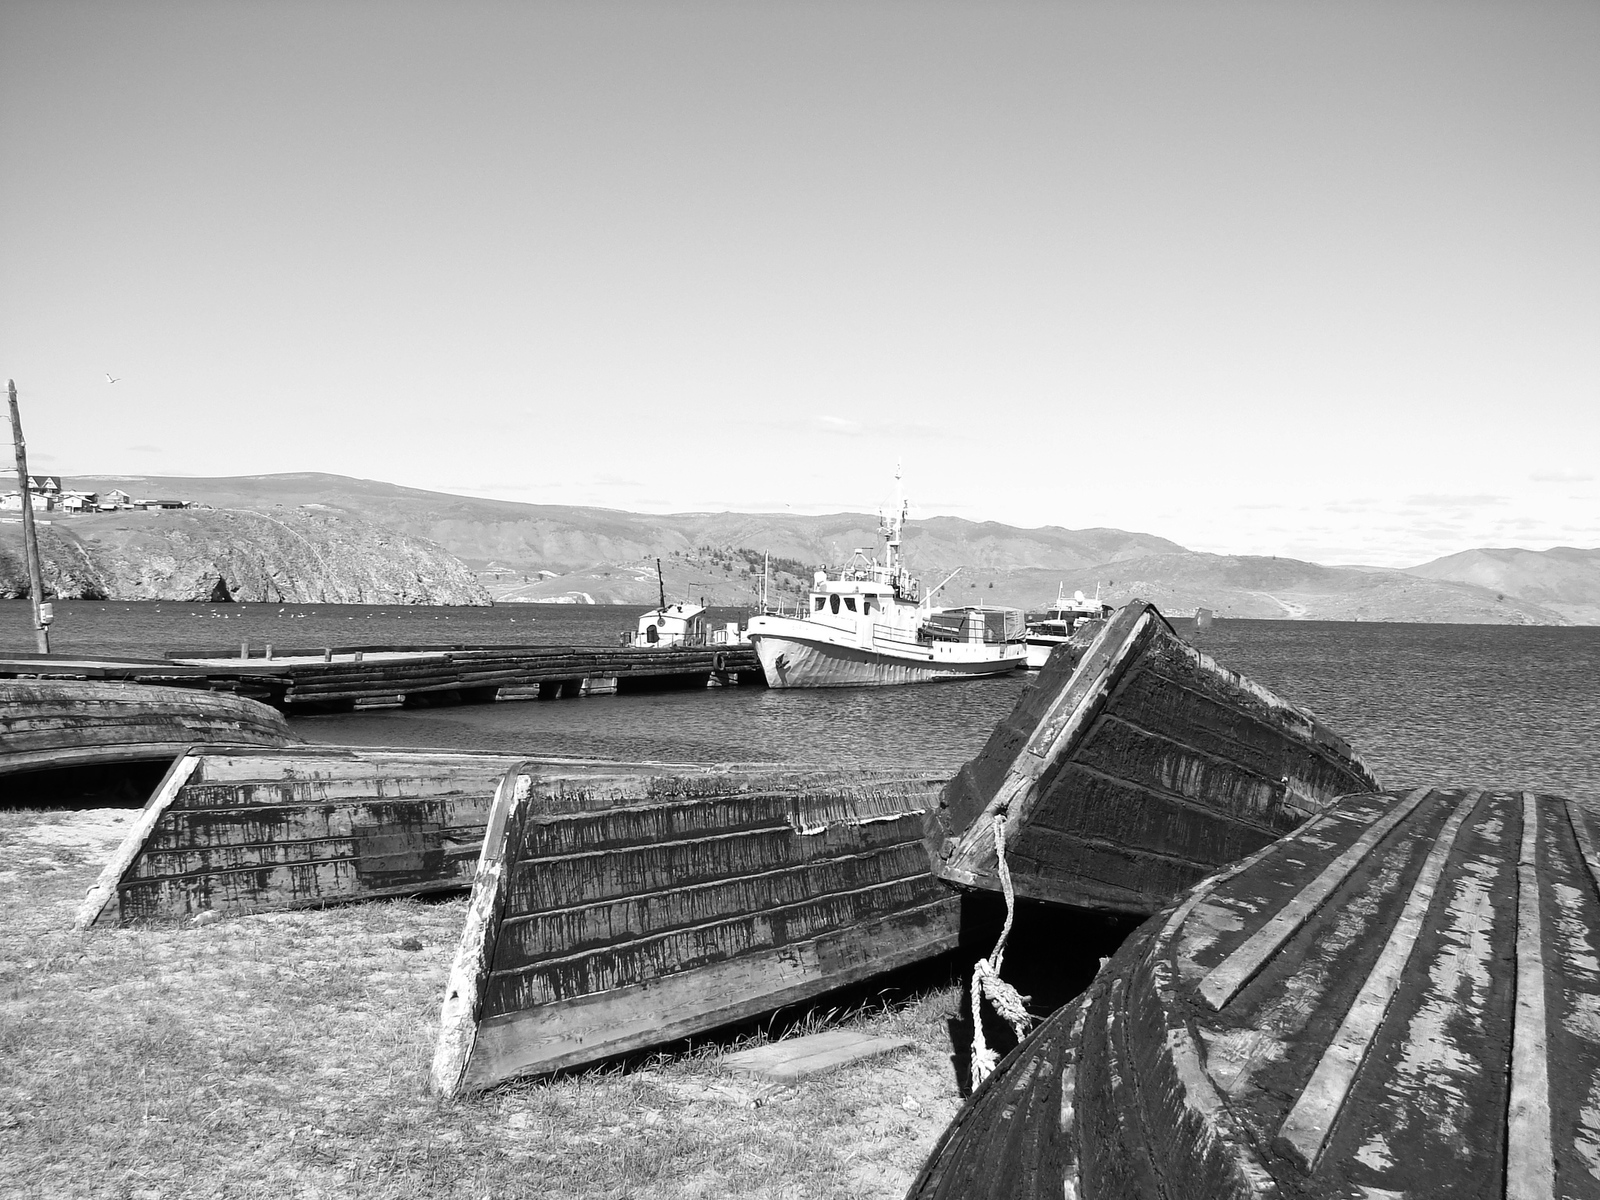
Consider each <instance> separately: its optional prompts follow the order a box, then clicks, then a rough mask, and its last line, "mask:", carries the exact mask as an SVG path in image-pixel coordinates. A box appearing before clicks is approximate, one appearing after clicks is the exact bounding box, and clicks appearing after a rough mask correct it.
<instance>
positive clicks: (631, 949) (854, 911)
mask: <svg viewBox="0 0 1600 1200" xmlns="http://www.w3.org/2000/svg"><path fill="white" fill-rule="evenodd" d="M944 895H945V892H944V889H943V888H942V887H940V885H938V883H937V882H935V881H933V880H932V879H930V878H929V877H928V876H926V875H923V876H921V877H919V878H914V879H901V880H894V881H891V882H889V883H885V884H880V885H877V886H875V887H867V888H859V889H857V890H855V891H852V892H843V893H833V894H830V895H826V896H819V897H816V898H814V899H810V900H806V901H802V902H800V903H797V904H786V905H775V906H773V907H771V908H762V909H760V910H759V911H758V912H756V913H749V914H743V915H741V916H737V917H729V918H726V919H724V920H720V921H708V922H706V923H705V924H703V925H696V926H692V927H689V928H684V929H676V930H673V931H671V932H669V933H663V934H651V935H647V936H642V937H639V938H631V937H630V938H628V939H626V940H622V939H619V941H618V943H617V944H614V945H611V946H607V947H606V948H604V949H599V950H596V949H590V950H587V951H583V952H580V953H577V954H572V955H568V956H564V957H562V958H550V959H546V960H545V961H542V962H538V963H534V964H531V965H523V966H515V967H513V966H510V965H505V966H502V957H501V956H502V955H506V954H508V953H509V950H508V949H507V947H506V945H505V943H504V941H502V943H501V946H500V948H499V949H498V950H497V952H496V961H495V969H494V973H493V974H492V975H491V976H490V979H489V982H488V984H487V985H486V986H485V989H484V996H485V999H484V1013H485V1015H486V1016H496V1015H500V1014H503V1013H508V1012H514V1011H518V1010H521V1009H524V1008H528V1007H530V1006H535V1005H540V1004H548V1003H550V1002H552V1001H555V1000H563V999H567V998H569V997H572V996H579V995H588V994H590V993H594V992H601V991H609V990H612V989H615V988H621V987H627V986H629V985H631V984H634V983H642V982H644V981H646V980H648V979H651V978H655V977H658V976H661V975H665V974H676V973H682V972H685V971H690V970H693V969H695V968H697V967H703V966H708V965H710V964H712V963H715V962H718V961H720V960H722V959H724V958H728V957H740V956H744V955H749V954H752V953H755V952H758V951H762V950H768V949H777V948H780V947H782V946H783V945H785V944H787V943H790V942H798V941H805V940H808V939H810V938H813V937H819V936H823V935H824V934H825V933H826V932H827V931H828V930H831V929H837V928H844V927H848V926H850V925H852V924H853V923H857V922H860V921H864V920H868V919H873V918H877V917H880V916H886V915H891V914H893V913H895V912H897V911H902V910H909V909H915V908H919V907H922V906H925V905H927V904H929V903H932V902H934V901H936V900H938V899H940V898H942V897H943V896H944Z"/></svg>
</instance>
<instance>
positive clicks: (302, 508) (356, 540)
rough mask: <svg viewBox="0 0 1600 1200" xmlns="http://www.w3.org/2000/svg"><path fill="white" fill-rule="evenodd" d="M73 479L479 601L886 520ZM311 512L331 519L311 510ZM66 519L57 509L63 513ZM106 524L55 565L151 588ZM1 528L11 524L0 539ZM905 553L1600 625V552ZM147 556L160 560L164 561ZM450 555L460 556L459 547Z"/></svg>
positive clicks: (297, 483)
mask: <svg viewBox="0 0 1600 1200" xmlns="http://www.w3.org/2000/svg"><path fill="white" fill-rule="evenodd" d="M67 483H68V486H69V487H79V488H86V489H97V490H101V491H105V490H109V489H110V488H113V487H121V488H123V489H125V490H128V491H131V492H133V493H135V494H136V495H162V496H176V497H180V498H183V499H187V500H190V501H194V502H199V503H204V504H211V505H215V506H217V508H218V509H219V510H220V509H231V510H239V511H242V510H248V511H252V512H254V513H255V514H256V517H257V522H258V524H259V521H260V520H262V519H265V517H266V516H267V515H274V516H276V517H277V518H278V519H280V521H281V520H289V521H290V522H291V524H292V523H295V522H300V521H309V522H312V525H308V526H307V536H308V538H309V540H311V541H315V540H316V537H315V536H313V535H312V533H311V531H312V529H313V527H315V528H322V529H324V530H325V531H326V532H327V533H328V535H329V536H330V537H332V538H334V540H335V541H337V542H338V544H339V545H340V546H343V547H351V549H349V550H345V549H341V550H338V551H336V552H332V553H324V554H323V559H324V560H325V561H326V562H328V563H330V564H336V563H343V562H344V561H345V560H346V559H348V560H349V561H350V562H351V563H360V564H362V566H361V570H362V572H364V575H363V578H364V579H367V580H368V581H369V582H366V583H355V582H353V581H350V580H343V581H339V582H333V583H332V584H331V586H330V587H328V588H325V589H324V592H323V594H326V595H329V596H330V597H331V596H334V595H356V594H361V595H382V596H384V597H385V599H389V598H391V597H393V596H398V595H402V594H419V593H421V594H428V595H434V596H443V595H446V594H449V595H466V596H475V597H477V599H476V600H474V599H471V598H469V599H465V600H441V601H439V602H443V603H472V602H482V598H483V597H484V596H492V597H493V598H494V599H495V600H496V601H497V602H515V601H551V600H561V599H565V600H569V601H570V600H577V601H580V602H582V601H585V600H592V601H594V602H596V603H618V604H639V605H648V604H653V603H654V602H655V600H656V596H657V584H656V575H655V560H656V559H657V558H659V559H661V560H662V564H663V571H664V574H665V577H666V589H667V595H668V597H669V598H670V599H690V600H699V599H701V598H702V597H703V598H704V599H705V600H706V601H707V602H708V603H712V604H724V605H744V604H753V603H754V602H755V600H756V597H757V596H758V594H759V587H760V565H759V564H760V558H761V554H762V553H763V552H768V553H770V554H771V555H772V556H773V559H774V561H775V562H777V563H779V564H781V565H780V566H779V567H778V569H777V570H775V572H774V576H773V581H772V591H771V595H772V597H773V599H775V600H779V599H781V600H784V601H785V602H793V600H794V599H796V598H798V597H799V596H801V595H803V594H804V591H805V589H806V587H807V586H808V585H809V582H810V574H811V572H812V570H814V569H815V568H816V567H819V566H824V565H828V566H833V565H837V564H838V563H840V562H842V561H843V560H844V559H845V558H847V557H848V556H849V554H850V552H851V551H852V550H853V549H855V548H856V547H869V548H875V547H876V546H877V545H878V536H877V517H876V516H875V515H872V514H865V513H834V514H828V515H823V516H805V515H798V514H791V513H672V514H664V515H663V514H646V513H629V512H622V511H619V510H614V509H602V508H584V507H576V506H565V505H548V504H523V503H519V502H515V501H509V500H485V499H479V498H476V497H470V496H452V495H447V494H444V493H439V492H428V491H423V490H420V489H417V488H406V487H400V486H397V485H395V484H389V483H382V482H377V481H373V480H363V479H351V478H347V477H345V476H340V475H325V474H310V473H305V474H284V475H258V476H241V477H237V478H228V479H197V478H174V477H161V476H97V477H84V476H75V477H71V478H70V479H69V480H68V481H67ZM296 514H298V515H296ZM175 515H177V514H141V516H147V517H149V518H150V519H152V520H154V521H157V522H161V521H166V522H169V524H168V525H166V526H162V528H165V529H167V530H168V531H169V532H170V530H171V529H172V528H173V527H172V525H171V524H170V522H171V520H172V518H173V517H174V516H175ZM183 515H185V516H191V515H193V514H183ZM124 519H125V518H124V517H115V518H113V517H109V516H107V517H100V518H81V519H77V520H73V521H71V522H70V525H71V528H72V529H74V530H79V531H83V532H85V534H86V535H87V534H89V533H92V532H93V530H92V528H91V527H90V526H89V525H87V524H86V523H85V522H87V521H90V520H100V521H106V520H124ZM194 519H197V520H198V519H200V518H199V517H198V516H196V517H195V518H194ZM318 520H320V521H322V522H323V524H322V525H321V526H316V525H315V522H316V521H318ZM68 524H69V522H66V521H62V522H59V523H58V524H57V528H61V527H63V526H66V525H68ZM0 528H4V527H0ZM94 537H95V538H101V539H103V540H104V542H105V544H104V545H103V546H102V545H100V544H99V543H95V542H94V539H93V538H90V537H87V536H86V538H85V542H84V544H83V546H81V547H78V548H74V544H73V543H71V541H70V539H66V540H63V541H62V543H61V547H60V549H59V552H58V553H56V554H55V557H54V559H53V560H52V561H55V562H56V563H57V569H58V570H60V571H61V572H62V573H63V577H64V578H66V577H68V576H72V577H74V578H76V577H79V576H81V577H83V586H85V587H89V588H91V589H92V587H93V586H95V584H94V582H93V578H94V577H96V576H95V572H97V571H100V572H102V573H104V572H105V571H106V570H108V569H109V570H110V572H111V574H110V576H109V577H108V578H109V579H110V580H111V586H112V587H113V589H114V590H115V591H116V592H117V594H119V595H120V594H125V593H126V592H127V591H128V589H129V588H130V587H131V588H134V589H135V590H138V589H139V588H144V589H145V591H144V592H139V594H145V593H146V592H148V591H149V590H150V589H151V588H159V587H160V586H164V585H160V584H151V583H148V582H146V581H144V576H142V575H141V574H140V569H139V567H138V561H139V559H140V556H141V555H143V556H146V557H149V556H151V555H152V554H154V557H155V559H157V560H161V561H163V562H164V561H165V560H164V559H161V555H160V554H159V553H156V552H155V551H154V550H152V549H151V547H150V546H147V545H145V544H144V543H140V542H138V540H137V539H136V538H133V537H132V535H131V533H129V534H118V535H117V537H111V536H110V535H109V534H98V533H96V534H94ZM119 538H120V539H121V540H119ZM341 538H342V539H343V540H340V539H341ZM386 538H387V539H389V541H388V542H387V544H385V542H384V539H386ZM292 541H293V539H280V540H279V541H278V542H275V543H273V545H275V546H278V547H281V548H282V549H283V551H284V553H287V554H290V555H291V556H293V555H298V556H299V557H297V558H294V559H293V562H294V563H296V564H299V565H294V566H288V567H276V568H275V567H273V566H272V565H271V563H270V562H269V561H268V556H263V555H258V556H257V557H256V559H255V560H254V561H255V563H256V565H255V566H254V567H253V568H251V569H249V570H241V569H239V568H237V567H235V568H229V569H232V570H233V574H232V575H231V576H229V577H228V585H229V586H230V587H232V586H233V582H232V581H233V580H246V581H250V582H247V583H244V584H242V585H241V586H246V587H247V588H249V589H252V590H253V591H257V592H261V593H263V594H265V593H268V592H271V591H273V589H277V590H278V591H279V592H281V591H282V588H281V586H280V585H279V583H278V582H277V580H278V577H279V576H285V577H288V578H292V579H293V580H294V581H295V583H294V585H293V586H292V587H291V588H290V590H291V591H294V592H295V594H297V595H299V594H309V593H310V591H312V590H314V587H315V585H314V584H313V582H312V581H313V580H314V579H317V578H319V576H318V570H319V568H317V567H316V566H315V564H314V562H313V559H314V558H315V556H314V555H312V554H311V553H310V551H309V550H308V549H307V548H306V547H303V546H302V547H301V548H300V549H299V550H293V549H292V547H291V543H292ZM91 543H93V544H91ZM213 543H214V546H215V549H214V553H213V557H215V555H216V554H221V553H223V550H224V548H225V546H226V543H227V539H226V538H225V537H222V538H220V539H213ZM213 543H208V545H212V544H213ZM3 544H4V535H0V547H3ZM119 547H121V548H120V549H119ZM407 547H416V548H417V549H416V553H417V554H421V555H422V556H423V559H427V554H430V553H431V554H435V555H442V556H443V557H442V559H439V560H433V559H427V562H428V563H429V564H431V565H428V566H427V567H425V568H424V567H422V566H418V565H413V566H411V567H400V568H398V578H393V579H386V580H384V581H380V580H379V578H378V577H379V575H380V574H381V571H380V567H381V565H382V562H383V561H384V560H386V559H390V558H396V557H397V556H398V557H404V556H405V555H407V554H410V553H412V551H411V550H408V549H407ZM380 551H381V552H380ZM904 552H905V558H906V562H907V565H908V566H910V567H911V568H912V570H913V571H914V572H915V573H916V574H918V575H920V576H921V577H922V579H923V581H924V583H925V585H931V584H934V583H937V582H938V581H940V580H942V579H944V577H945V576H946V575H947V574H948V573H949V572H951V571H953V570H955V569H956V568H958V567H959V568H961V573H960V574H959V575H958V576H957V577H956V578H955V579H954V580H953V581H952V582H951V583H950V584H949V585H948V586H947V588H946V589H945V590H944V591H943V592H942V593H941V594H940V602H941V603H948V604H955V603H979V602H984V603H995V604H1007V605H1015V606H1017V607H1023V608H1037V607H1041V606H1043V605H1044V604H1046V603H1048V602H1049V601H1050V600H1051V599H1053V598H1054V596H1055V594H1056V589H1057V587H1058V586H1061V585H1065V586H1066V588H1067V589H1068V590H1069V591H1070V590H1073V589H1081V590H1083V591H1084V592H1087V593H1091V594H1092V593H1093V592H1094V590H1095V588H1096V586H1097V585H1098V586H1099V587H1100V588H1101V594H1102V596H1103V597H1104V598H1105V599H1107V600H1108V601H1110V602H1112V603H1120V602H1122V601H1124V600H1126V599H1128V598H1130V597H1133V596H1141V597H1144V598H1147V599H1150V600H1153V601H1154V602H1155V603H1157V604H1158V605H1160V606H1161V607H1162V608H1163V609H1164V610H1166V611H1169V612H1173V613H1189V612H1193V611H1194V609H1195V608H1196V607H1197V606H1201V605H1203V606H1205V607H1208V608H1211V609H1213V610H1215V611H1216V612H1217V613H1218V614H1219V615H1221V616H1236V617H1261V618H1294V617H1301V618H1307V619H1319V618H1320V619H1326V620H1366V621H1458V622H1485V623H1497V624H1498V623H1537V624H1566V623H1569V622H1572V621H1579V622H1585V623H1590V622H1593V623H1600V562H1597V560H1600V550H1552V551H1545V552H1542V553H1536V552H1532V551H1524V550H1476V551H1468V552H1466V553H1465V554H1459V555H1453V556H1451V557H1450V558H1448V559H1440V560H1438V562H1435V563H1427V564H1423V565H1422V566H1419V567H1413V568H1410V569H1409V570H1405V571H1400V570H1387V569H1373V568H1361V567H1324V566H1320V565H1318V564H1316V563H1308V562H1301V561H1298V560H1295V559H1285V558H1267V557H1252V556H1225V555H1215V554H1204V553H1197V552H1194V551H1190V550H1187V549H1185V548H1184V547H1182V546H1180V545H1178V544H1177V543H1176V542H1172V541H1169V540H1167V539H1165V538H1160V537H1155V536H1153V535H1151V534H1145V533H1134V532H1128V531H1125V530H1120V529H1079V530H1072V529H1063V528H1060V527H1056V526H1047V527H1044V528H1039V529H1018V528H1015V527H1013V526H1009V525H1002V524H999V523H997V522H977V521H968V520H963V519H961V518H958V517H932V518H928V519H925V520H912V521H910V522H908V523H907V526H906V530H905V535H904ZM0 554H3V551H0ZM451 556H454V559H459V560H461V562H462V563H465V564H466V565H467V566H468V567H470V568H471V570H472V571H473V572H476V575H477V581H478V586H481V588H482V589H486V590H472V591H458V590H452V589H459V588H467V587H469V586H470V581H469V580H467V579H466V573H465V572H461V573H460V574H458V575H457V574H451V569H450V568H449V567H448V564H447V563H446V562H445V561H444V560H449V559H451ZM180 557H183V560H184V562H186V563H189V564H190V565H191V566H192V567H193V569H194V571H198V575H195V576H194V578H191V577H190V575H189V574H185V570H180V569H177V568H173V569H172V571H171V572H170V575H171V578H172V579H173V580H175V581H176V582H174V583H173V584H172V586H173V587H176V588H178V589H179V590H185V591H186V592H188V593H197V592H198V591H199V590H200V589H201V584H202V582H203V579H202V578H201V577H203V576H204V574H205V571H204V570H201V569H200V568H201V566H203V563H204V560H205V559H206V555H205V554H204V553H190V552H188V551H185V554H184V555H183V556H180ZM230 561H231V560H230ZM418 561H419V562H421V561H422V560H420V559H419V560H418ZM451 561H453V560H451ZM108 564H109V566H108ZM152 569H153V570H155V571H156V573H157V574H160V572H161V571H162V570H166V569H167V568H165V567H159V568H152ZM455 569H456V570H457V571H459V570H460V564H459V563H457V564H456V568H455ZM6 570H7V567H6V564H5V561H4V559H3V557H0V588H3V587H4V586H5V583H4V579H5V575H4V572H5V571H6ZM74 572H75V573H76V575H74ZM275 572H276V573H275ZM223 573H224V574H226V569H224V571H223ZM146 574H148V572H146ZM190 574H193V572H191V573H190ZM341 579H342V577H341ZM296 589H298V590H296Z"/></svg>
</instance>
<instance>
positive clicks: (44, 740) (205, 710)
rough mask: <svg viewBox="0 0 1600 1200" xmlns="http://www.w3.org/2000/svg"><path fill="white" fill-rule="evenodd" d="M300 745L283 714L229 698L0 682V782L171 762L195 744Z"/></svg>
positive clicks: (103, 685)
mask: <svg viewBox="0 0 1600 1200" xmlns="http://www.w3.org/2000/svg"><path fill="white" fill-rule="evenodd" d="M299 741H300V739H299V738H298V737H296V736H295V735H294V734H293V733H291V732H290V731H289V726H288V724H287V723H286V722H285V721H284V719H283V716H282V714H280V713H278V712H276V711H274V710H273V709H271V708H268V707H267V706H266V705H265V704H258V703H257V702H256V701H254V700H247V699H245V698H244V697H242V696H235V695H230V694H229V693H226V692H211V691H205V690H203V689H200V688H179V687H158V686H155V685H152V684H143V683H109V682H103V681H99V680H87V679H0V775H6V774H14V773H21V772H33V771H47V770H58V769H61V768H67V767H94V766H103V765H108V764H119V763H139V762H152V761H161V760H171V759H174V758H176V757H177V756H178V755H180V754H182V753H183V752H184V751H185V750H186V749H188V748H189V747H190V746H192V745H195V744H196V743H205V742H215V743H228V744H235V745H257V746H288V745H292V744H295V743H298V742H299Z"/></svg>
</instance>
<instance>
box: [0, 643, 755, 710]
mask: <svg viewBox="0 0 1600 1200" xmlns="http://www.w3.org/2000/svg"><path fill="white" fill-rule="evenodd" d="M243 649H244V650H245V653H243V654H237V655H230V654H227V653H226V652H223V651H218V650H214V649H213V650H198V651H186V650H177V651H171V652H169V653H168V655H167V657H166V658H165V659H162V660H139V659H108V658H92V657H78V658H67V657H64V656H58V655H50V656H46V655H14V656H11V657H9V658H0V679H28V678H31V679H104V680H124V681H129V682H135V683H157V684H164V685H166V686H169V687H195V688H207V689H210V690H212V691H227V692H235V693H237V694H239V695H241V696H246V697H248V698H250V699H252V700H260V701H262V702H263V703H266V704H271V705H272V706H273V707H275V708H279V709H282V710H283V711H284V712H287V713H290V714H293V713H295V712H311V711H328V710H330V709H331V710H340V709H352V708H355V707H357V706H358V705H359V706H376V705H383V704H396V703H400V704H405V705H408V706H412V707H426V706H428V705H432V704H457V703H466V704H488V703H493V702H494V701H495V700H497V699H500V700H524V699H538V700H554V699H567V698H571V697H575V696H582V695H592V694H597V693H602V692H633V691H656V690H663V689H669V688H697V687H706V686H717V685H723V686H728V685H734V684H740V685H745V686H750V685H759V684H763V683H764V682H765V681H764V678H763V676H762V673H761V664H760V662H759V661H758V660H757V659H756V655H755V651H754V650H752V649H751V648H750V647H749V646H672V647H667V648H664V649H644V648H636V647H632V646H329V647H317V648H312V649H292V650H281V649H280V650H278V651H276V652H275V653H271V654H270V655H269V656H267V657H256V656H252V655H250V653H249V650H248V647H245V648H243Z"/></svg>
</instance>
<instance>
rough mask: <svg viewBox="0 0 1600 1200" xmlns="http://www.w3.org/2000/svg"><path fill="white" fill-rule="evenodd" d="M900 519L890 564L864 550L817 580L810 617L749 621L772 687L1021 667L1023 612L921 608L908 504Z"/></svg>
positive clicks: (894, 519)
mask: <svg viewBox="0 0 1600 1200" xmlns="http://www.w3.org/2000/svg"><path fill="white" fill-rule="evenodd" d="M898 479H899V476H898V474H897V475H896V480H897V481H898ZM897 509H898V511H896V512H894V513H893V515H891V516H889V517H886V518H883V519H882V521H881V524H880V527H879V532H880V533H882V535H883V541H884V558H883V562H881V563H880V562H878V561H877V559H875V558H870V559H869V558H868V557H867V555H866V552H865V551H864V550H857V551H856V552H855V554H854V555H853V556H852V557H851V559H850V561H849V562H848V563H846V564H845V567H844V569H843V570H841V571H840V572H839V574H838V575H837V576H836V577H830V576H829V575H828V574H827V573H826V572H823V571H818V572H817V574H816V578H815V581H814V584H813V587H812V591H811V595H810V597H809V600H808V605H809V608H808V611H807V612H806V613H805V615H804V616H800V617H787V616H777V615H772V614H764V615H762V616H758V617H751V618H750V623H749V627H748V628H747V630H746V634H747V636H748V637H749V639H750V643H751V645H752V646H754V647H755V651H756V655H757V657H758V658H760V660H761V667H762V669H763V670H764V671H765V672H766V676H767V686H768V687H774V688H792V687H851V686H860V685H874V684H892V683H926V682H930V681H932V680H935V679H958V678H963V677H969V676H980V675H997V674H1000V673H1002V672H1006V671H1012V670H1015V669H1016V668H1018V667H1020V666H1022V665H1023V663H1024V661H1025V660H1026V657H1027V655H1026V651H1025V649H1024V647H1023V645H1022V640H1021V639H1022V614H1021V613H1020V612H1018V611H1017V610H1015V609H1000V608H985V607H971V608H950V609H934V608H932V607H931V605H930V600H931V598H932V593H929V595H928V596H925V597H921V598H920V599H919V597H918V590H919V587H918V583H917V581H916V580H915V579H913V578H912V577H911V575H910V573H909V572H908V571H907V570H906V569H905V567H904V566H902V565H901V562H900V532H901V529H902V527H903V526H904V524H905V518H906V511H907V508H906V504H905V502H904V501H903V500H901V501H899V502H898V504H897ZM946 582H948V580H947V581H946ZM941 586H942V585H941ZM934 590H935V591H937V590H938V589H937V588H936V589H934Z"/></svg>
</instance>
